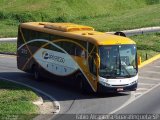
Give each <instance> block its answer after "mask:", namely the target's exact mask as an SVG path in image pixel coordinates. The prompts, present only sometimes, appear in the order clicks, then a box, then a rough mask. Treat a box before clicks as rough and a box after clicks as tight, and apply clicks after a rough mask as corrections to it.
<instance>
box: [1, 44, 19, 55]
mask: <svg viewBox="0 0 160 120" xmlns="http://www.w3.org/2000/svg"><path fill="white" fill-rule="evenodd" d="M16 49H17V43H16V42H0V52H7V53H16Z"/></svg>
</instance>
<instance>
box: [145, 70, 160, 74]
mask: <svg viewBox="0 0 160 120" xmlns="http://www.w3.org/2000/svg"><path fill="white" fill-rule="evenodd" d="M145 72H147V73H155V74H160V71H152V70H146V71H145Z"/></svg>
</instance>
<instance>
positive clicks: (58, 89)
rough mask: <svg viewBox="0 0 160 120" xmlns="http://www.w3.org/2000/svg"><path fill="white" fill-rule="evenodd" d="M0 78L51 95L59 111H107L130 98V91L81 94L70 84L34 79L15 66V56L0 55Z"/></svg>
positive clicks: (69, 112)
mask: <svg viewBox="0 0 160 120" xmlns="http://www.w3.org/2000/svg"><path fill="white" fill-rule="evenodd" d="M0 78H7V79H12V80H14V81H18V82H22V83H26V84H28V85H30V86H33V87H35V88H38V89H40V90H42V91H44V92H46V93H47V94H49V95H51V96H53V97H54V98H55V99H56V100H57V101H59V103H60V106H61V110H60V113H63V114H64V113H65V114H74V113H97V114H98V113H102V114H105V113H109V112H111V111H113V110H114V109H116V108H117V107H119V106H121V105H122V104H124V103H125V101H127V100H128V99H129V98H130V93H128V92H126V93H119V94H101V95H82V94H81V93H80V92H79V91H78V90H75V88H72V87H70V86H65V85H60V84H58V83H55V82H53V81H48V80H46V81H45V80H44V81H43V82H37V81H34V79H33V78H32V76H31V75H29V74H27V73H24V72H22V71H20V70H18V69H17V67H16V57H14V56H8V55H0Z"/></svg>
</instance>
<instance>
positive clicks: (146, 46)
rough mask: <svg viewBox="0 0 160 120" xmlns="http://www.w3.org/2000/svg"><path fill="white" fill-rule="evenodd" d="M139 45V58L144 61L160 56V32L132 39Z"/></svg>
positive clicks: (132, 37)
mask: <svg viewBox="0 0 160 120" xmlns="http://www.w3.org/2000/svg"><path fill="white" fill-rule="evenodd" d="M130 38H131V39H132V40H134V41H135V42H136V43H137V49H138V56H141V57H142V61H144V60H146V54H147V58H148V59H149V58H151V57H153V56H154V55H157V54H160V32H159V33H152V34H144V35H137V36H136V35H135V36H131V37H130Z"/></svg>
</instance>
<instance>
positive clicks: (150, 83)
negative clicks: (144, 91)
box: [138, 82, 156, 86]
mask: <svg viewBox="0 0 160 120" xmlns="http://www.w3.org/2000/svg"><path fill="white" fill-rule="evenodd" d="M138 85H149V86H151V85H156V84H152V83H141V82H139V83H138Z"/></svg>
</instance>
